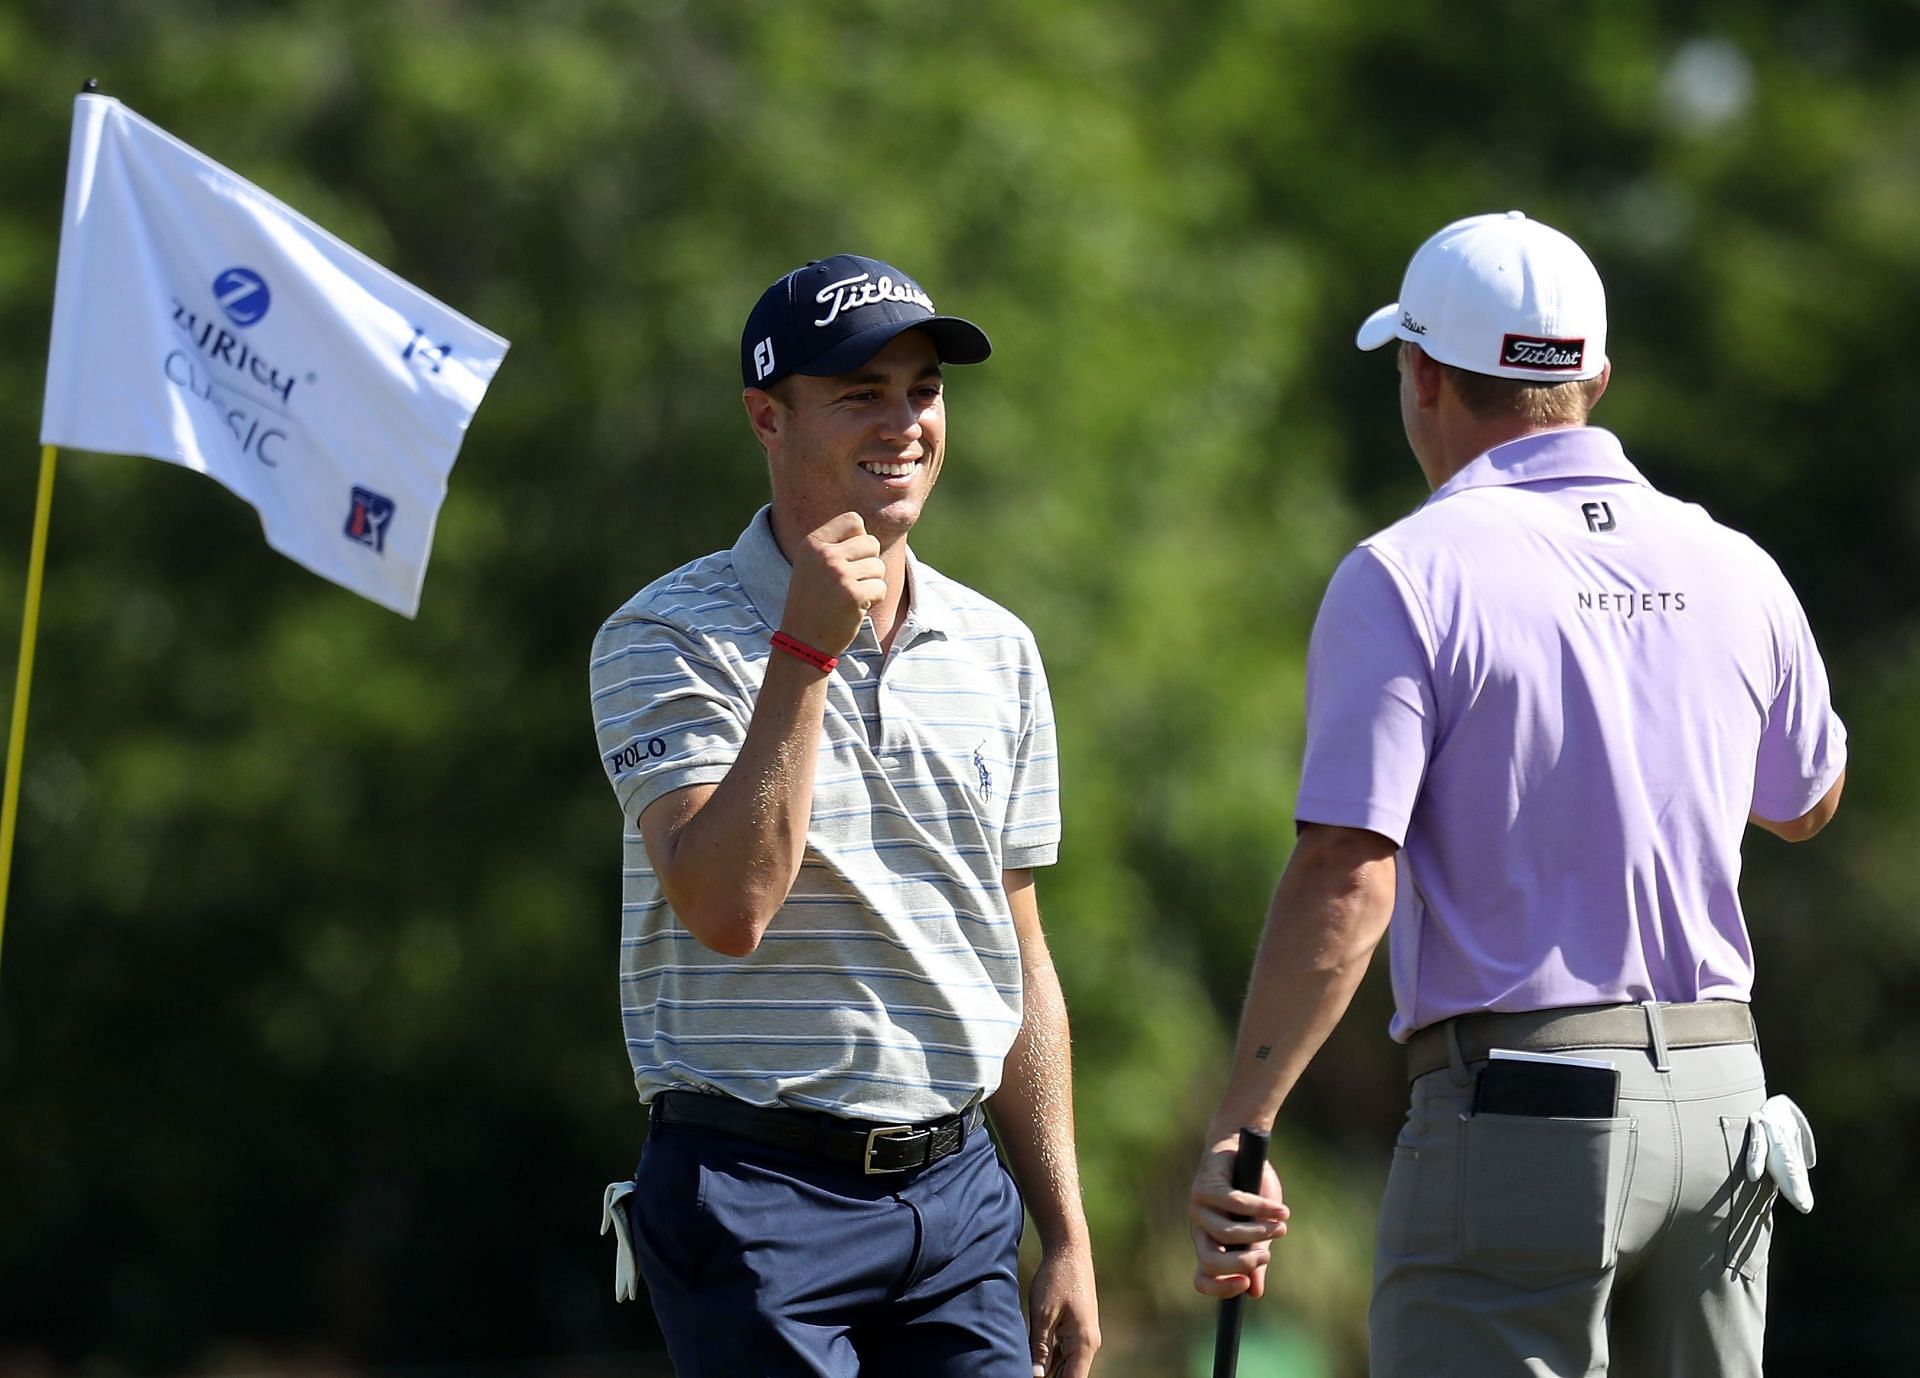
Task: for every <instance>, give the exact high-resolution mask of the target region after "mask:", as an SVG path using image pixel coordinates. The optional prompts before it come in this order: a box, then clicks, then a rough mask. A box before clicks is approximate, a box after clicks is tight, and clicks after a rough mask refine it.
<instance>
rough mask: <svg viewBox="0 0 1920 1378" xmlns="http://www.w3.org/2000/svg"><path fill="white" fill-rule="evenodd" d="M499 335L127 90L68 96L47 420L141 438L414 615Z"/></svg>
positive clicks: (63, 440)
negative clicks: (180, 133)
mask: <svg viewBox="0 0 1920 1378" xmlns="http://www.w3.org/2000/svg"><path fill="white" fill-rule="evenodd" d="M506 352H507V342H506V341H505V340H503V339H501V338H500V337H499V336H497V335H495V334H493V333H491V332H490V331H487V330H485V329H483V328H481V327H480V326H478V325H476V324H474V323H473V322H472V321H470V320H468V319H467V318H466V317H465V316H462V315H460V314H459V313H458V312H456V311H453V310H451V309H450V308H448V307H446V306H443V305H441V303H439V302H437V301H435V300H434V299H433V298H432V297H430V296H428V295H427V294H426V293H424V292H422V291H420V290H419V289H418V288H416V287H414V286H412V285H411V284H409V283H406V282H404V281H402V280H401V279H400V278H397V277H395V276H394V275H393V274H392V273H390V272H388V271H387V270H386V269H385V268H382V267H381V266H380V265H379V264H377V263H375V262H374V261H373V260H372V259H370V258H368V257H367V256H366V255H365V254H362V253H360V252H358V251H357V250H355V249H353V248H350V247H349V246H348V245H346V244H344V243H342V242H341V241H340V240H339V239H337V238H335V237H334V236H333V235H331V234H329V233H327V231H325V230H323V229H321V228H320V227H319V226H318V225H316V224H314V223H313V222H312V221H310V220H308V219H307V218H306V217H305V216H303V215H301V214H300V213H299V212H297V211H295V210H293V209H292V208H291V207H289V206H286V205H285V204H283V203H282V202H280V201H277V200H275V199H274V198H273V197H271V196H269V195H267V194H266V193H265V192H263V191H261V190H260V189H259V188H258V187H255V186H253V185H252V184H251V183H249V182H246V181H244V180H242V179H241V178H239V177H236V176H235V175H234V174H233V173H231V172H229V171H228V170H227V169H226V168H224V167H221V166H220V165H219V164H218V163H215V162H213V161H212V160H211V159H209V158H207V157H205V156H203V155H202V154H200V153H198V152H196V151H195V150H193V149H191V148H189V147H187V145H185V144H183V143H181V142H180V141H179V140H178V139H175V138H174V137H173V136H172V135H170V134H168V133H167V132H166V131H165V130H163V129H161V128H159V127H158V126H157V125H154V124H151V123H149V122H148V121H146V120H143V119H141V118H140V117H139V116H138V115H136V114H134V113H133V112H132V111H131V110H128V109H127V108H126V107H125V106H123V105H122V104H121V103H120V102H119V101H117V100H113V99H111V98H109V97H106V96H96V95H84V96H81V97H80V98H79V99H78V100H77V102H76V103H75V106H74V117H73V147H72V152H71V154H70V160H69V162H68V165H67V200H66V214H65V219H64V222H63V224H62V226H61V233H60V267H59V273H58V277H57V278H56V280H55V285H54V298H53V343H52V348H51V350H50V352H49V356H48V360H47V395H46V405H45V409H44V410H43V411H42V413H41V419H40V441H41V443H42V444H44V445H58V446H64V447H72V448H75V449H82V450H100V451H105V452H108V453H112V454H129V455H146V456H150V457H151V458H154V459H162V460H166V461H168V462H169V463H172V464H179V465H183V466H185V467H186V468H189V469H194V470H197V471H198V472H200V473H203V474H206V475H208V476H209V477H211V478H215V479H218V480H219V481H220V482H221V483H223V484H225V485H226V486H227V487H228V488H230V489H231V490H233V492H235V493H236V494H238V495H239V496H240V497H242V498H244V499H245V500H246V501H247V502H249V503H251V504H252V505H253V507H254V508H255V510H257V511H258V512H259V514H260V523H261V525H262V526H263V527H264V528H265V529H266V536H267V543H268V544H269V545H271V546H272V547H273V548H274V549H275V550H278V551H280V552H281V553H282V554H284V555H287V556H289V557H291V558H292V559H294V560H297V561H299V562H300V563H301V564H303V565H305V566H306V567H307V568H308V569H310V570H312V571H313V572H314V573H316V574H319V575H322V576H323V577H325V578H328V579H331V580H333V581H334V582H335V583H338V584H341V585H344V586H345V587H347V588H349V589H352V590H353V591H354V592H355V593H358V594H362V595H364V596H365V597H367V598H371V599H372V600H373V601H374V602H376V603H380V604H383V605H384V606H386V607H389V608H392V609H393V610H394V611H395V612H399V613H403V614H405V615H406V616H408V617H412V616H413V615H414V614H415V613H416V612H417V611H418V610H419V607H420V584H421V580H422V579H423V578H425V576H426V572H427V557H428V554H429V553H430V551H431V548H432V545H433V527H434V522H435V519H436V518H437V517H438V516H439V512H440V503H441V500H442V499H443V498H445V496H446V492H447V475H448V473H449V472H450V471H451V470H452V468H453V461H454V458H455V457H456V456H457V455H458V454H459V451H460V441H461V439H462V438H463V437H464V436H465V434H466V430H467V423H468V422H469V421H470V420H471V419H472V417H473V413H474V411H475V409H476V408H478V407H479V405H480V399H481V398H482V397H483V396H484V395H485V394H486V390H487V384H488V383H489V382H491V381H492V379H493V375H494V373H495V371H496V370H498V368H499V367H500V361H501V360H502V359H503V358H505V357H506Z"/></svg>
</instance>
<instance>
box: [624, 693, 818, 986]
mask: <svg viewBox="0 0 1920 1378" xmlns="http://www.w3.org/2000/svg"><path fill="white" fill-rule="evenodd" d="M826 698H827V687H826V678H825V676H823V675H822V674H821V673H820V672H819V671H818V670H815V669H814V668H812V667H811V666H809V665H806V664H803V663H802V662H800V661H798V660H794V659H791V658H789V657H785V656H775V657H774V658H773V659H772V660H771V661H770V662H769V663H768V666H767V674H766V679H765V681H764V682H763V683H762V685H761V688H760V694H759V697H758V698H757V699H756V700H755V702H754V709H753V718H752V720H751V722H750V723H749V724H748V727H747V735H746V739H745V741H743V742H742V744H741V747H740V754H739V756H738V757H737V758H735V760H734V763H733V766H732V768H731V769H730V770H728V772H727V774H726V777H725V778H724V779H722V780H721V781H720V783H719V784H718V785H716V786H714V787H713V788H712V790H711V792H710V793H707V792H704V791H702V792H700V793H699V794H696V793H695V791H687V793H688V794H689V795H691V796H694V797H693V798H691V799H689V800H687V801H685V807H683V808H682V809H680V811H679V813H678V815H677V816H675V817H672V818H669V819H667V820H664V822H663V825H662V826H660V827H658V828H655V827H653V826H651V825H652V824H653V822H654V820H652V819H651V818H649V819H646V820H643V826H644V827H646V830H647V832H648V834H649V836H648V845H649V850H650V851H651V852H652V854H653V856H654V861H655V867H656V870H657V871H658V872H659V875H660V880H661V887H662V889H663V891H664V892H665V894H666V897H667V902H668V903H669V904H671V905H672V906H673V911H674V913H675V915H676V916H677V917H678V918H679V919H680V921H681V922H682V923H683V924H685V925H686V926H687V928H688V929H689V931H691V932H692V933H693V935H694V936H695V937H696V938H698V939H699V940H700V941H701V942H702V943H704V944H706V946H708V947H711V948H714V949H715V950H717V951H720V952H726V953H730V954H733V955H735V956H743V955H745V954H746V953H748V952H751V951H752V950H753V949H754V947H755V946H756V945H757V944H758V943H759V941H760V937H761V935H762V934H763V933H764V932H765V931H766V927H767V924H768V923H770V922H771V921H772V919H773V916H774V914H775V913H777V912H778V911H779V908H780V906H781V905H782V904H784V903H785V902H786V898H787V894H788V892H789V891H790V890H791V889H792V888H793V881H794V877H795V876H796V875H798V874H799V871H800V862H801V859H802V858H803V857H804V856H805V854H806V845H807V824H808V821H809V819H810V818H811V815H812V811H813V780H814V769H815V763H816V762H817V761H818V759H819V755H820V733H821V716H822V714H823V712H824V710H825V706H826ZM661 802H662V804H667V803H670V802H671V801H669V800H663V801H661ZM656 832H657V833H658V835H659V841H660V845H659V846H657V847H656V846H655V845H654V834H655V833H656Z"/></svg>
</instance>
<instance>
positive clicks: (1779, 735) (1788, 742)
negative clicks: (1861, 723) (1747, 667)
mask: <svg viewBox="0 0 1920 1378" xmlns="http://www.w3.org/2000/svg"><path fill="white" fill-rule="evenodd" d="M1781 583H1782V586H1783V591H1784V595H1785V596H1784V599H1783V604H1784V606H1783V610H1782V616H1781V619H1780V620H1781V624H1782V627H1781V631H1780V632H1779V633H1778V636H1779V639H1780V645H1781V649H1780V666H1781V671H1782V673H1781V676H1780V688H1779V691H1778V692H1777V693H1776V694H1775V695H1774V698H1773V704H1772V706H1771V707H1770V708H1769V709H1768V710H1767V722H1766V726H1765V727H1764V728H1762V729H1761V732H1760V748H1759V751H1758V753H1757V755H1756V758H1755V762H1754V773H1753V811H1754V812H1755V813H1757V814H1759V815H1760V816H1761V817H1762V818H1765V819H1767V820H1769V821H1771V822H1774V823H1785V822H1789V821H1791V820H1793V819H1796V818H1799V817H1800V816H1801V815H1803V814H1804V813H1806V812H1807V810H1809V809H1811V808H1812V807H1813V806H1814V805H1815V804H1817V803H1819V802H1820V800H1821V799H1822V798H1824V797H1825V795H1826V793H1827V791H1828V790H1829V789H1831V788H1832V787H1833V782H1834V781H1835V780H1837V779H1839V778H1840V772H1841V771H1842V770H1844V769H1845V768H1846V764H1847V729H1846V724H1844V723H1842V722H1841V721H1840V717H1839V715H1838V714H1837V713H1835V712H1834V711H1833V699H1832V696H1831V694H1830V692H1829V690H1828V688H1827V667H1826V663H1825V662H1824V661H1822V660H1821V658H1820V648H1819V647H1818V646H1816V645H1815V644H1814V641H1813V628H1812V627H1810V626H1808V625H1807V614H1806V612H1805V610H1804V609H1802V608H1801V606H1800V600H1799V599H1798V598H1796V597H1794V595H1793V590H1792V589H1791V588H1790V587H1786V586H1785V578H1784V576H1782V579H1781Z"/></svg>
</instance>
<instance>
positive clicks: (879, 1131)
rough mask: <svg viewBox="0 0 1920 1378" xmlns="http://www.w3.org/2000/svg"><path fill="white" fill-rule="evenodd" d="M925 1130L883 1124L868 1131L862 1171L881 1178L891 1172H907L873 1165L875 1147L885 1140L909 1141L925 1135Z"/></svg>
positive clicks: (862, 1159)
mask: <svg viewBox="0 0 1920 1378" xmlns="http://www.w3.org/2000/svg"><path fill="white" fill-rule="evenodd" d="M925 1132H926V1131H925V1130H923V1129H915V1128H914V1127H913V1126H912V1125H910V1124H883V1125H880V1126H879V1127H878V1128H875V1129H869V1130H868V1131H867V1151H866V1152H865V1153H864V1154H862V1155H861V1158H860V1170H861V1171H862V1172H864V1173H866V1174H867V1176H869V1177H879V1176H882V1175H884V1174H886V1173H889V1172H905V1171H907V1169H906V1168H904V1167H875V1166H874V1165H873V1150H874V1146H875V1145H876V1144H877V1143H879V1142H880V1141H881V1140H883V1139H888V1140H891V1139H907V1138H911V1137H912V1136H913V1135H915V1134H924V1133H925Z"/></svg>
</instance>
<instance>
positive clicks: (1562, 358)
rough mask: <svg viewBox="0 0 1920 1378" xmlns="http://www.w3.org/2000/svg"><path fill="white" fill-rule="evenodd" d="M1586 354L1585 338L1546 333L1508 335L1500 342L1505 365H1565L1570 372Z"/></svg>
mask: <svg viewBox="0 0 1920 1378" xmlns="http://www.w3.org/2000/svg"><path fill="white" fill-rule="evenodd" d="M1586 357H1587V342H1586V341H1585V340H1554V339H1549V338H1547V337H1546V336H1543V335H1509V336H1507V338H1506V339H1505V340H1503V341H1502V342H1501V345H1500V366H1501V367H1502V368H1540V369H1553V370H1556V371H1558V370H1561V369H1564V370H1566V371H1567V372H1569V373H1571V372H1573V371H1574V370H1576V369H1578V368H1579V367H1580V366H1581V364H1582V363H1583V362H1584V361H1585V360H1586Z"/></svg>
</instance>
